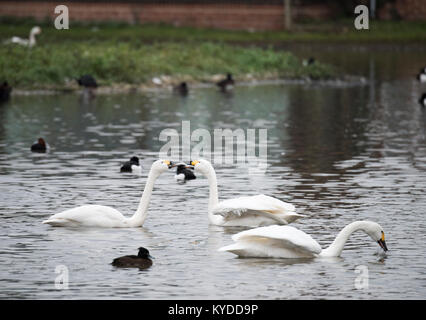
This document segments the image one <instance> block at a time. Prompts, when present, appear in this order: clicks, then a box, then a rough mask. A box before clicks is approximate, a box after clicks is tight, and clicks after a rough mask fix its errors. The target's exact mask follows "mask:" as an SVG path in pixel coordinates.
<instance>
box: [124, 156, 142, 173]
mask: <svg viewBox="0 0 426 320" xmlns="http://www.w3.org/2000/svg"><path fill="white" fill-rule="evenodd" d="M136 167H138V168H136ZM134 169H140V165H139V158H138V157H131V158H130V161H126V162H125V163H124V164H123V165H122V166H121V168H120V172H132V171H133V170H134Z"/></svg>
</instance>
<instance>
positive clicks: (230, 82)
mask: <svg viewBox="0 0 426 320" xmlns="http://www.w3.org/2000/svg"><path fill="white" fill-rule="evenodd" d="M234 83H235V82H234V79H233V78H232V74H230V73H228V74H227V75H226V79H223V80H221V81H219V82H218V83H216V85H217V86H218V87H219V88H220V89H221V90H222V91H228V90H231V89H232V88H233V87H234Z"/></svg>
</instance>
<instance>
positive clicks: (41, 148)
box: [31, 138, 47, 152]
mask: <svg viewBox="0 0 426 320" xmlns="http://www.w3.org/2000/svg"><path fill="white" fill-rule="evenodd" d="M46 150H47V144H46V141H44V139H43V138H38V140H37V142H36V143H34V144H33V145H32V146H31V151H32V152H46Z"/></svg>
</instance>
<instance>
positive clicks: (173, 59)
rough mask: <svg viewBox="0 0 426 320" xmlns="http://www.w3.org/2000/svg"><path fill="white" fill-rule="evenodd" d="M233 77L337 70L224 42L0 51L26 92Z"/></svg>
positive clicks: (1, 72)
mask: <svg viewBox="0 0 426 320" xmlns="http://www.w3.org/2000/svg"><path fill="white" fill-rule="evenodd" d="M226 72H231V73H233V74H234V76H235V77H236V78H237V79H245V78H247V77H249V76H250V77H252V78H254V79H262V78H301V77H308V76H309V77H311V78H321V79H324V78H329V77H332V76H334V75H335V74H336V72H335V70H334V69H333V67H331V66H329V65H325V64H322V63H320V62H316V63H314V64H313V65H310V66H303V64H302V61H301V60H300V59H298V58H297V57H295V56H294V55H293V54H291V53H288V52H283V51H274V50H272V49H261V48H258V47H240V46H232V45H228V44H223V43H211V42H200V43H195V42H194V43H177V42H161V43H154V44H143V43H132V42H119V43H118V42H111V41H79V42H69V41H64V42H59V43H53V42H52V43H47V44H44V43H40V44H39V45H37V46H35V47H34V48H32V49H28V48H25V47H21V46H16V45H3V46H1V47H0V79H7V80H8V81H9V82H10V83H11V84H12V85H13V86H15V87H20V88H27V89H31V88H33V89H36V88H39V89H46V88H57V89H60V88H64V87H72V86H75V81H73V79H74V78H77V77H79V76H81V75H82V74H86V73H88V74H92V75H93V76H94V77H95V78H96V79H98V80H99V82H100V84H101V85H104V86H105V85H113V84H149V83H152V82H151V80H152V78H153V77H158V76H169V77H171V82H174V83H176V82H177V81H182V80H185V81H188V82H203V81H205V82H211V81H212V79H213V78H212V77H213V76H214V75H217V74H222V75H223V74H225V73H226Z"/></svg>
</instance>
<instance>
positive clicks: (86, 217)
mask: <svg viewBox="0 0 426 320" xmlns="http://www.w3.org/2000/svg"><path fill="white" fill-rule="evenodd" d="M173 167H174V164H173V163H172V162H171V161H168V160H157V161H155V162H154V163H153V164H152V166H151V170H150V171H149V174H148V179H147V181H146V184H145V189H144V191H143V194H142V197H141V199H140V202H139V206H138V208H137V210H136V212H135V213H134V214H133V216H132V217H129V218H126V217H124V216H123V215H122V214H121V213H120V212H119V211H118V210H116V209H114V208H111V207H106V206H101V205H84V206H80V207H77V208H74V209H69V210H65V211H63V212H60V213H57V214H54V215H53V216H51V217H50V218H49V219H47V220H45V221H43V223H46V224H49V225H51V226H54V227H100V228H137V227H141V226H142V225H143V223H144V222H145V219H146V217H147V214H148V206H149V201H150V199H151V194H152V190H153V189H154V183H155V180H157V178H158V177H159V176H160V175H161V174H162V173H163V172H165V171H167V169H170V168H173Z"/></svg>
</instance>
